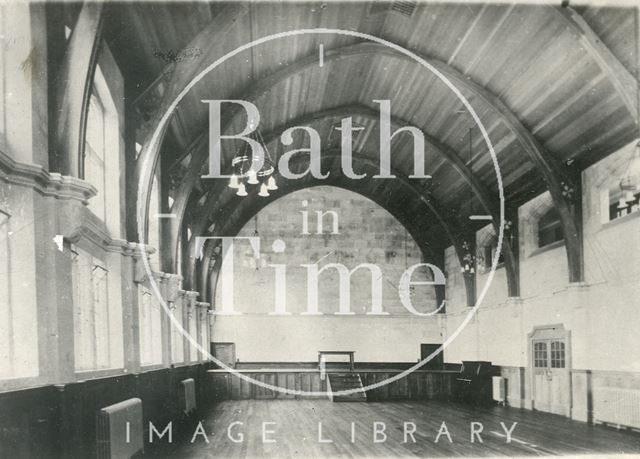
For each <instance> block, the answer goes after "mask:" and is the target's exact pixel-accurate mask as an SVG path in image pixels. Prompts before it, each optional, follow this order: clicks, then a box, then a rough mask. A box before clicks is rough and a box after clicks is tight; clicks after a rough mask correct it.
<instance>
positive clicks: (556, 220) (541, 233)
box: [538, 208, 564, 247]
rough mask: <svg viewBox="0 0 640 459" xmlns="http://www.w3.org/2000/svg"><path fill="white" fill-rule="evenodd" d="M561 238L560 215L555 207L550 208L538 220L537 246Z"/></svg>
mask: <svg viewBox="0 0 640 459" xmlns="http://www.w3.org/2000/svg"><path fill="white" fill-rule="evenodd" d="M563 239H564V235H563V234H562V225H561V224H560V215H559V214H558V211H557V210H556V209H554V208H551V209H549V210H548V211H547V213H545V214H544V215H543V216H542V217H541V218H540V220H538V247H545V246H547V245H550V244H553V243H554V242H558V241H562V240H563Z"/></svg>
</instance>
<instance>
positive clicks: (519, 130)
mask: <svg viewBox="0 0 640 459" xmlns="http://www.w3.org/2000/svg"><path fill="white" fill-rule="evenodd" d="M354 55H357V56H362V55H388V56H393V57H395V58H399V59H403V60H407V61H411V62H413V60H412V59H411V58H410V57H408V56H406V55H404V54H399V53H398V52H397V51H394V50H392V49H391V48H388V47H386V46H383V45H380V44H377V43H358V44H355V45H349V46H345V47H342V48H337V49H333V50H329V51H327V52H325V55H324V61H325V63H328V62H330V61H333V60H337V59H342V58H345V57H348V56H354ZM422 58H423V59H425V60H427V61H428V62H429V63H430V64H431V65H432V66H433V67H434V68H436V69H437V70H438V71H440V72H441V73H442V74H443V75H445V76H446V77H447V78H448V79H449V80H450V81H451V82H452V83H453V84H454V85H456V86H457V87H460V88H464V89H465V90H466V91H469V92H470V93H472V94H473V95H474V96H475V97H477V98H479V99H481V100H482V101H483V102H484V103H486V104H487V105H488V106H490V107H491V108H492V109H493V111H494V112H496V113H497V114H498V115H499V116H500V117H501V118H502V120H503V122H504V123H505V125H506V126H507V127H508V128H509V129H510V130H511V131H512V132H513V133H514V135H515V136H516V138H517V139H518V141H519V142H520V144H521V145H522V147H523V149H524V152H525V153H526V154H527V157H528V158H529V159H530V160H531V161H532V163H533V164H534V165H535V167H536V168H537V169H538V171H539V172H540V174H541V175H542V177H543V179H544V180H545V182H546V184H547V187H548V189H549V191H550V193H551V197H552V199H553V201H554V205H555V207H556V208H557V210H558V213H559V215H560V220H561V223H562V228H563V232H564V235H565V247H566V250H567V260H568V264H569V278H570V281H571V282H578V281H581V280H582V279H583V266H582V264H583V263H582V234H581V230H580V221H579V209H578V207H579V206H577V205H572V203H571V202H569V200H567V199H566V198H565V195H564V194H563V187H564V186H565V185H566V186H568V187H569V188H573V189H574V190H575V189H576V187H577V185H576V183H575V182H576V180H577V178H576V177H570V176H569V175H568V174H567V173H565V171H564V170H563V169H562V168H561V167H560V165H559V163H558V161H557V160H556V159H555V158H554V157H553V156H552V155H551V154H549V153H548V152H547V151H546V150H545V149H544V148H543V146H542V145H541V144H540V143H539V142H538V140H537V139H536V138H535V137H534V136H533V135H532V134H531V132H530V131H529V130H528V129H527V128H526V127H525V126H524V125H523V124H522V122H521V121H520V120H519V119H518V118H517V116H516V115H515V114H514V113H513V112H512V111H511V110H510V109H509V107H508V106H507V105H506V104H505V103H504V102H503V101H502V100H500V99H499V98H498V97H497V96H496V95H495V94H493V93H492V92H490V91H489V90H487V89H486V88H484V87H483V86H481V85H479V84H478V83H476V82H475V81H473V79H471V78H470V77H468V76H465V75H463V74H462V73H460V72H459V71H457V70H455V69H454V68H453V67H451V66H450V65H448V64H446V63H444V62H442V61H439V60H437V59H429V58H427V57H424V56H423V57H422ZM317 60H318V55H317V53H313V54H312V55H310V56H306V57H304V58H302V59H300V60H299V61H297V62H295V63H293V64H291V65H290V66H287V67H284V68H282V69H280V70H277V71H275V72H274V73H272V74H270V75H268V76H267V77H265V78H263V79H262V80H259V81H258V82H257V83H255V84H253V85H251V89H250V90H249V91H248V92H247V93H245V94H243V95H241V96H239V97H238V98H241V99H244V100H247V101H252V100H255V99H256V98H257V96H259V95H261V94H263V93H264V92H266V91H268V90H269V89H270V88H271V87H272V86H274V85H275V84H277V83H279V82H281V81H284V80H285V79H287V78H289V77H291V76H293V75H296V74H297V73H300V72H302V71H304V70H305V69H307V68H309V67H310V66H311V65H315V64H316V62H317ZM234 108H235V106H234ZM231 122H232V121H229V122H228V123H227V124H226V125H225V127H224V129H223V131H226V130H227V129H228V127H229V126H230V125H231ZM203 132H204V129H203ZM204 135H205V133H203V134H201V136H204ZM205 159H206V150H204V149H200V150H197V151H196V152H195V153H194V154H193V155H192V159H191V162H190V164H189V168H188V170H187V173H186V176H185V177H184V180H183V182H182V184H181V187H180V190H179V192H178V195H177V196H176V201H175V202H174V206H173V208H172V212H173V213H175V214H176V215H177V216H178V219H182V216H183V214H184V209H185V207H186V203H187V199H188V198H187V196H188V194H189V193H190V192H191V189H192V188H193V184H194V183H195V180H196V178H197V175H198V174H199V173H200V170H201V168H202V166H203V164H204V161H205Z"/></svg>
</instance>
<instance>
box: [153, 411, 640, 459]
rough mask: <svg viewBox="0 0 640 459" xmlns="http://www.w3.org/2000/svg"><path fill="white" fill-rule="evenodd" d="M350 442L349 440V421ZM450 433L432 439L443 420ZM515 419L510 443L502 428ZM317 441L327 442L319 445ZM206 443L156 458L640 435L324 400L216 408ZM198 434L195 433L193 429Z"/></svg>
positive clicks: (545, 447) (556, 421) (611, 442)
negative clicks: (238, 438) (474, 432)
mask: <svg viewBox="0 0 640 459" xmlns="http://www.w3.org/2000/svg"><path fill="white" fill-rule="evenodd" d="M235 421H240V422H242V423H243V425H242V426H236V427H235V428H234V430H233V433H234V434H236V435H237V434H239V433H240V432H242V434H243V435H244V439H243V441H242V442H241V443H234V442H232V441H231V440H230V439H229V438H228V436H227V428H228V426H229V425H230V424H231V423H233V422H235ZM263 422H275V423H276V424H275V425H272V426H267V428H268V429H271V430H274V431H275V433H274V434H272V435H271V436H270V437H272V438H273V439H275V440H276V442H277V443H263V441H262V423H263ZM352 422H353V423H354V425H355V427H354V429H355V442H353V443H352V441H351V440H352V439H351V423H352ZM374 422H383V423H384V424H385V425H386V430H385V433H386V434H387V440H386V441H385V442H380V443H375V442H374V440H373V425H374ZM405 422H413V423H415V425H416V433H415V434H414V437H415V443H414V442H412V440H411V438H410V437H408V441H407V442H406V443H405V442H404V441H403V440H404V433H403V428H404V427H403V426H404V423H405ZM443 422H444V423H446V427H447V429H448V431H449V433H450V435H451V439H452V442H449V440H448V438H447V436H446V435H442V436H441V437H440V438H439V440H438V442H437V443H436V442H435V439H436V436H437V434H438V430H439V429H440V428H441V426H442V423H443ZM471 422H479V423H482V426H483V432H482V433H481V438H482V440H483V442H482V443H479V442H478V441H477V439H476V441H475V442H474V443H472V442H471V441H470V423H471ZM500 422H503V423H504V424H505V425H506V427H507V428H509V427H511V425H512V423H514V422H517V423H518V424H517V425H516V427H515V429H514V430H513V433H512V435H513V437H512V441H511V442H510V443H507V442H506V438H505V437H504V435H505V433H504V430H503V428H502V426H501V424H500ZM319 423H322V436H323V438H324V439H330V440H332V443H320V442H319V441H318V424H319ZM202 425H203V427H204V430H205V431H206V432H207V433H208V440H209V443H206V441H205V440H204V437H203V436H202V435H198V436H196V438H195V441H194V443H190V442H189V440H190V438H189V439H187V441H184V442H182V443H175V444H173V445H167V447H166V448H162V450H161V452H160V451H156V452H154V455H159V456H164V457H180V458H183V457H184V458H206V457H223V458H233V457H278V458H284V457H304V458H306V457H425V456H426V457H443V456H467V457H469V456H482V457H486V456H530V455H560V454H563V455H564V454H596V455H602V454H614V453H627V454H640V434H638V433H635V432H625V431H617V430H613V429H610V428H606V427H602V426H595V427H594V426H589V425H587V424H584V423H580V422H576V421H571V420H568V419H567V418H564V417H561V416H557V415H552V414H546V413H540V412H534V411H529V410H519V409H515V408H506V407H499V406H495V407H489V408H472V407H469V406H466V405H460V404H452V403H447V402H436V401H428V402H384V403H332V402H330V401H328V400H240V401H226V402H221V403H220V404H218V405H217V406H216V407H215V408H214V409H213V410H212V411H211V412H210V413H209V414H208V415H207V417H206V419H204V420H203V422H202ZM192 430H193V431H195V429H192Z"/></svg>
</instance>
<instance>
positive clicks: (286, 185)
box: [189, 149, 475, 305]
mask: <svg viewBox="0 0 640 459" xmlns="http://www.w3.org/2000/svg"><path fill="white" fill-rule="evenodd" d="M340 157H341V155H340V152H339V150H335V149H333V150H328V151H326V152H323V154H322V161H323V162H326V161H333V162H334V164H335V162H336V160H337V159H338V158H340ZM297 158H299V159H298V161H300V158H304V157H297ZM305 159H306V158H305ZM292 162H293V160H292ZM353 162H354V164H355V165H359V166H366V167H370V168H377V167H378V164H377V163H376V162H375V161H373V160H371V156H370V155H366V154H356V153H354V154H353ZM391 171H392V173H393V175H395V176H396V179H395V180H394V181H395V182H396V183H400V184H401V185H402V187H404V188H405V189H406V190H408V191H409V192H410V193H412V194H413V195H414V196H416V198H418V200H419V201H420V202H421V203H422V204H423V205H424V206H425V208H426V209H427V210H429V212H430V213H431V214H432V215H433V216H434V217H435V219H436V220H437V221H438V223H439V225H440V227H441V228H442V229H443V231H444V233H445V235H446V238H447V239H448V240H449V242H450V243H451V244H452V245H453V247H454V249H455V251H456V255H457V256H458V259H459V261H460V263H463V260H462V258H463V256H464V249H463V247H462V241H461V240H460V237H459V234H457V233H456V232H455V231H454V230H452V227H455V226H456V225H455V224H454V223H453V222H451V221H450V219H449V218H448V217H447V216H446V212H445V211H444V210H443V209H442V208H441V207H440V206H439V204H438V203H437V202H436V201H435V200H434V199H433V198H432V197H430V196H425V194H424V190H421V189H420V188H419V187H417V186H416V184H415V183H414V182H413V181H411V180H410V179H409V177H407V176H406V175H405V174H404V173H402V172H401V171H399V170H397V168H394V167H393V166H392V169H391ZM331 172H334V174H332V176H333V180H330V179H327V180H318V179H315V178H314V177H312V176H310V175H309V176H306V177H304V178H303V179H300V180H296V181H294V182H293V185H291V182H290V181H288V180H286V179H284V178H282V177H280V181H281V183H283V185H282V186H281V187H280V189H279V190H278V191H277V192H276V193H274V195H273V197H272V198H271V199H264V198H257V196H256V190H252V192H251V194H250V195H249V196H247V197H246V198H243V200H242V202H243V203H248V202H251V201H250V200H255V199H257V200H258V202H259V204H260V205H259V207H260V208H262V207H264V206H265V205H267V204H268V203H269V202H272V201H273V200H275V199H277V198H278V197H281V196H283V195H285V194H288V193H290V192H292V191H296V190H298V189H302V188H307V187H310V186H317V185H323V184H324V185H333V186H338V187H341V188H345V189H348V190H351V191H355V192H359V191H358V190H357V189H355V188H356V187H354V186H353V185H352V183H353V181H345V182H341V181H339V180H338V181H337V182H336V179H340V176H339V175H337V174H335V172H336V171H335V170H331ZM330 177H331V176H330ZM364 180H366V179H363V180H360V182H362V181H364ZM356 183H357V182H356ZM360 194H362V193H360ZM366 197H368V198H369V199H372V200H374V202H375V201H376V199H375V198H374V197H373V196H368V195H367V196H366ZM233 204H234V200H231V201H229V202H227V205H226V206H225V207H224V209H223V212H222V213H221V215H220V216H219V221H225V222H226V223H225V224H224V225H221V226H217V227H216V228H214V231H213V232H214V234H215V235H225V236H233V235H235V234H237V232H238V231H239V230H240V229H241V228H242V226H243V224H244V223H246V221H248V220H249V219H250V218H251V216H252V215H254V214H255V213H256V212H257V211H255V210H253V211H252V212H249V213H250V214H251V215H249V216H247V214H243V213H242V212H241V213H240V215H239V216H235V217H234V215H236V214H237V213H238V212H239V211H240V209H242V206H234V205H233ZM246 207H250V206H245V208H246ZM385 208H386V207H385ZM387 210H389V209H388V208H387ZM243 218H244V220H243ZM234 219H235V220H234ZM195 234H196V233H194V235H195ZM414 238H415V236H414ZM192 239H193V241H195V238H192ZM194 251H195V246H194V244H190V248H189V253H190V254H191V253H194ZM465 286H466V289H467V301H468V304H469V305H473V304H474V303H475V282H474V279H473V278H472V277H468V276H465Z"/></svg>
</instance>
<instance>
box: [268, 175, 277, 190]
mask: <svg viewBox="0 0 640 459" xmlns="http://www.w3.org/2000/svg"><path fill="white" fill-rule="evenodd" d="M277 189H278V185H277V183H276V179H275V178H274V177H269V180H267V190H269V191H273V190H277Z"/></svg>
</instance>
